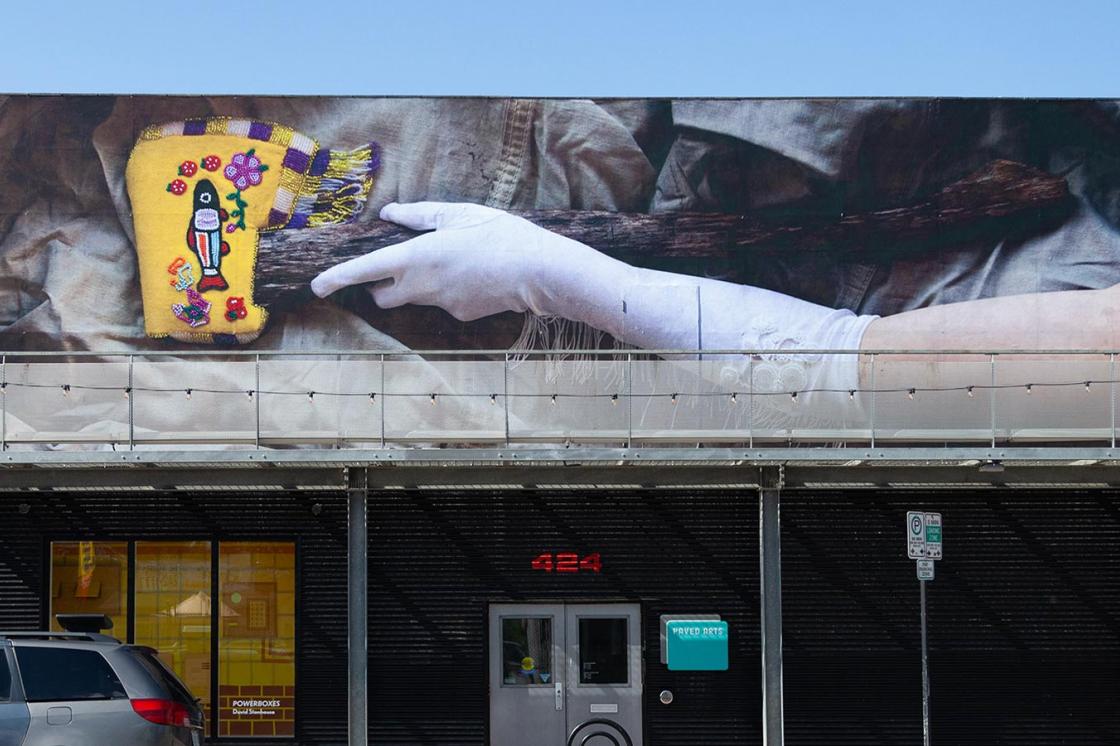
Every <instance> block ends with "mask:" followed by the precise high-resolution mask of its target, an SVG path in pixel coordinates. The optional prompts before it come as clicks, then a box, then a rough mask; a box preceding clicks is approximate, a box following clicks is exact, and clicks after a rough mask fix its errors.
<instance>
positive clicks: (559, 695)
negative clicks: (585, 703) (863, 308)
mask: <svg viewBox="0 0 1120 746" xmlns="http://www.w3.org/2000/svg"><path fill="white" fill-rule="evenodd" d="M556 709H557V710H563V709H564V685H563V684H561V683H560V682H559V681H557V682H556Z"/></svg>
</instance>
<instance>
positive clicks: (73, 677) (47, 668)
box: [16, 647, 128, 702]
mask: <svg viewBox="0 0 1120 746" xmlns="http://www.w3.org/2000/svg"><path fill="white" fill-rule="evenodd" d="M16 661H17V662H18V663H19V671H20V675H21V677H22V678H23V691H24V694H26V695H27V701H28V702H68V701H71V700H81V699H124V698H126V697H127V696H128V695H127V694H126V693H125V691H124V687H123V686H121V681H120V679H118V678H117V675H116V674H115V673H114V672H113V667H112V666H110V665H109V662H108V661H107V660H105V658H104V657H102V655H101V654H100V653H98V652H97V651H96V650H70V649H67V648H40V647H17V648H16Z"/></svg>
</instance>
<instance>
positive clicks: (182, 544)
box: [0, 541, 296, 738]
mask: <svg viewBox="0 0 1120 746" xmlns="http://www.w3.org/2000/svg"><path fill="white" fill-rule="evenodd" d="M214 547H215V545H214V543H213V542H209V541H136V542H127V541H117V542H109V541H58V542H53V543H52V544H51V586H50V616H51V628H52V629H54V630H56V631H58V630H61V628H60V627H59V625H58V623H57V621H56V620H55V615H56V614H105V615H107V616H108V617H109V618H110V619H111V620H112V621H113V628H112V630H110V631H109V633H110V634H112V635H113V636H114V637H117V638H118V639H121V640H129V641H132V642H135V643H136V644H138V645H146V646H148V647H150V648H152V649H154V650H155V651H156V652H157V654H158V655H159V658H160V660H161V661H162V662H163V663H164V664H165V665H166V666H167V668H169V669H170V670H172V671H174V672H175V673H176V674H177V675H178V677H179V678H180V679H182V681H183V682H184V683H185V684H186V685H187V687H188V688H189V689H190V690H191V693H192V694H193V696H195V697H198V698H199V699H200V700H201V702H202V706H203V708H204V709H205V711H206V717H207V722H208V723H215V719H214V717H213V715H214V713H216V715H217V718H216V725H215V729H216V735H217V736H218V737H234V738H244V737H271V738H276V737H281V738H289V737H294V736H295V679H296V664H295V650H296V549H295V543H294V542H276V541H268V542H261V541H227V542H218V543H217V552H216V555H217V556H215V551H214ZM130 553H131V556H132V557H133V558H134V559H133V560H132V561H133V562H134V564H133V566H132V571H133V579H132V589H131V593H130V589H129V569H130V564H129V563H130V560H129V557H130ZM215 580H216V581H217V598H218V600H219V603H218V608H216V609H215V604H214V601H213V597H214V591H215ZM130 604H131V608H132V621H133V623H134V624H135V630H130V628H129V622H130V615H129V610H130ZM215 625H217V626H216V627H215ZM215 630H216V631H217V634H215ZM130 632H131V633H132V634H130ZM215 657H216V659H217V661H218V691H217V693H216V696H215V692H214V691H213V688H212V686H211V682H212V680H213V671H212V665H211V661H212V660H214V659H215ZM0 660H2V658H0Z"/></svg>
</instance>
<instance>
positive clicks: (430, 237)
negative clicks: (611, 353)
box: [311, 202, 876, 402]
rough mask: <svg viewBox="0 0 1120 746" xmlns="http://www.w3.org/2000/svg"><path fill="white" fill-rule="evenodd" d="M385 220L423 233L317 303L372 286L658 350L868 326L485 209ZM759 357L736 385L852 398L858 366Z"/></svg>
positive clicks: (338, 275)
mask: <svg viewBox="0 0 1120 746" xmlns="http://www.w3.org/2000/svg"><path fill="white" fill-rule="evenodd" d="M381 218H382V219H383V220H389V221H392V222H395V223H399V224H401V225H404V226H406V227H408V228H412V229H414V230H427V231H431V232H430V233H425V234H423V235H421V236H418V237H416V238H413V239H411V240H409V241H405V242H404V243H400V244H397V245H395V246H388V247H386V248H383V249H379V250H377V251H374V252H371V253H369V254H367V255H365V256H363V257H359V258H357V259H352V260H350V261H348V262H344V263H342V264H339V265H338V266H335V267H332V268H331V269H328V270H326V271H325V272H323V273H322V274H320V275H319V276H318V277H316V278H315V279H314V280H312V281H311V289H312V291H313V292H314V293H315V294H316V295H318V296H320V297H323V296H326V295H329V294H330V293H333V292H334V291H336V290H338V289H340V288H343V287H346V286H348V285H356V284H361V283H373V284H372V285H371V286H370V293H371V294H372V295H373V299H374V301H375V302H376V303H377V305H379V306H381V307H382V308H396V307H397V306H402V305H405V304H406V303H414V304H419V305H432V306H439V307H440V308H442V309H444V310H445V311H447V312H448V313H450V314H451V315H452V316H454V317H455V318H457V319H459V320H461V321H471V320H474V319H478V318H482V317H483V316H489V315H491V314H495V313H500V312H502V311H518V312H524V311H531V312H532V313H534V314H537V315H538V316H559V317H562V318H566V319H571V320H573V321H579V322H583V323H585V324H588V325H589V326H592V327H594V328H596V329H600V330H602V331H605V332H608V333H609V334H611V335H613V336H614V337H615V338H617V339H619V340H621V341H622V342H625V343H627V344H631V345H634V346H635V347H639V348H642V349H661V350H671V349H678V350H680V349H689V350H691V349H698V350H711V349H754V350H775V351H784V352H786V353H787V354H788V353H792V352H794V351H795V350H797V349H848V350H856V349H859V343H860V339H861V338H862V336H863V332H864V331H865V330H866V328H867V325H868V324H869V323H870V322H871V321H872V320H874V319H875V318H876V317H874V316H858V317H857V316H856V315H855V314H853V313H852V312H851V311H847V310H836V309H832V308H826V307H824V306H818V305H815V304H812V303H807V302H805V301H802V300H798V299H797V298H792V297H790V296H787V295H782V294H780V293H775V292H771V291H769V290H762V289H760V288H755V287H751V286H749V285H737V284H734V283H729V282H721V281H718V280H710V279H705V278H700V277H691V276H686V275H677V274H672V273H669V272H658V271H654V270H648V269H639V268H636V267H632V266H630V265H628V264H625V263H624V262H620V261H618V260H616V259H612V258H610V257H608V256H606V255H604V254H602V253H600V252H598V251H596V250H594V249H592V248H591V247H589V246H585V245H584V244H581V243H579V242H578V241H573V240H572V239H569V238H565V237H563V236H560V235H557V234H555V233H552V232H551V231H548V230H545V229H544V228H541V227H539V226H536V225H534V224H532V223H530V222H529V221H527V220H524V219H522V218H519V217H515V216H513V215H510V214H509V213H506V212H502V211H501V210H495V209H493V208H490V207H483V206H481V205H472V204H452V203H440V202H416V203H413V204H407V205H401V204H395V203H394V204H389V205H386V206H385V207H384V208H382V210H381ZM763 357H765V358H768V359H767V360H764V361H763V362H762V363H760V364H758V365H756V366H755V373H754V376H753V377H754V380H753V381H749V382H745V381H744V382H743V383H744V385H753V386H754V387H755V390H760V389H761V390H765V389H769V390H773V391H791V392H792V391H804V390H805V389H813V388H829V389H837V390H841V391H846V390H848V389H856V388H859V375H858V370H859V368H858V358H857V356H855V355H848V356H829V357H827V358H816V359H813V360H805V359H804V358H801V359H797V358H794V360H796V362H794V363H781V362H780V361H781V358H782V355H767V356H763ZM775 361H777V364H775ZM746 369H747V362H746V359H745V358H740V359H739V360H738V361H736V363H735V364H734V366H733V372H734V374H735V375H737V376H739V377H740V378H741V377H742V376H743V374H744V373H745V371H746ZM843 398H844V401H845V402H846V401H847V397H846V396H845V397H843ZM802 401H806V400H805V398H804V397H803V398H802Z"/></svg>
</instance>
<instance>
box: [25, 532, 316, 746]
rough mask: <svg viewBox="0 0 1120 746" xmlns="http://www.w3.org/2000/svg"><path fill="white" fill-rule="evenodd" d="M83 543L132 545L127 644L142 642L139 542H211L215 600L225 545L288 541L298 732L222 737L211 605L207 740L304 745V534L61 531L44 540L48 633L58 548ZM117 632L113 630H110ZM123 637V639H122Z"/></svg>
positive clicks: (215, 613) (214, 607)
mask: <svg viewBox="0 0 1120 746" xmlns="http://www.w3.org/2000/svg"><path fill="white" fill-rule="evenodd" d="M78 541H94V542H99V541H101V542H124V543H126V544H127V545H128V582H127V588H126V592H127V593H128V601H129V604H128V611H127V620H128V634H127V636H126V637H127V639H125V640H122V642H123V643H125V644H127V645H135V644H136V604H135V594H136V544H137V542H149V543H154V542H188V541H206V542H210V544H211V550H210V597H211V598H212V599H213V598H220V596H219V572H220V568H219V566H218V561H219V558H220V555H221V551H220V545H221V544H222V543H223V542H231V543H236V542H242V543H261V544H267V543H287V544H291V545H292V547H293V550H294V551H295V578H294V587H295V591H294V593H295V610H294V612H295V613H294V620H293V621H294V624H295V632H294V634H295V641H296V645H295V651H294V660H293V661H292V664H293V667H294V674H293V680H294V681H295V690H296V700H295V703H294V705H295V706H294V707H293V709H294V711H295V712H294V716H293V720H294V723H295V724H294V726H293V731H294V732H293V734H292V735H291V736H221V735H219V734H218V717H217V716H216V715H217V713H218V702H219V696H220V689H219V687H220V683H219V682H220V672H219V670H218V665H219V640H220V638H221V635H220V632H221V626H220V625H221V618H220V612H221V604H220V603H216V604H211V612H210V625H211V630H212V634H211V637H210V697H209V701H208V705H209V708H210V712H211V713H212V716H211V717H210V718H209V720H208V721H207V723H206V734H205V738H206V740H207V741H212V742H216V743H217V742H220V743H236V742H238V741H242V742H252V741H258V740H261V739H274V740H280V741H287V742H291V743H299V742H300V740H301V738H302V733H301V728H300V725H301V709H302V708H301V707H300V706H299V696H300V692H301V691H302V686H301V679H302V676H301V669H302V665H301V662H302V659H301V652H300V650H301V647H302V646H301V644H300V642H301V635H302V630H303V624H302V618H301V611H302V607H303V583H302V580H303V539H302V537H301V536H299V535H292V534H272V533H261V534H246V533H244V532H231V533H223V532H220V531H217V532H212V533H184V534H154V535H153V534H143V533H137V534H132V533H129V534H122V533H119V532H112V533H108V532H107V533H105V534H101V535H90V534H82V533H78V534H75V533H59V534H51V535H49V536H46V537H44V539H43V555H42V556H43V563H44V565H43V566H44V567H45V568H46V572H44V573H43V580H42V586H43V587H42V598H43V600H44V603H43V606H42V612H41V615H42V616H41V619H42V629H50V620H51V602H52V599H53V596H52V589H51V573H52V561H53V555H52V549H51V548H52V545H53V544H54V543H56V542H78ZM109 634H110V635H111V634H112V630H110V631H109ZM118 639H119V638H118ZM17 670H18V664H17V667H16V668H15V669H13V678H14V676H15V673H14V672H15V671H17Z"/></svg>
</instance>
